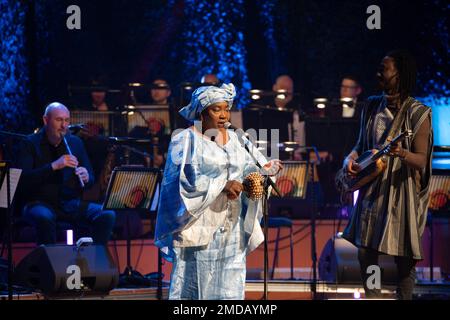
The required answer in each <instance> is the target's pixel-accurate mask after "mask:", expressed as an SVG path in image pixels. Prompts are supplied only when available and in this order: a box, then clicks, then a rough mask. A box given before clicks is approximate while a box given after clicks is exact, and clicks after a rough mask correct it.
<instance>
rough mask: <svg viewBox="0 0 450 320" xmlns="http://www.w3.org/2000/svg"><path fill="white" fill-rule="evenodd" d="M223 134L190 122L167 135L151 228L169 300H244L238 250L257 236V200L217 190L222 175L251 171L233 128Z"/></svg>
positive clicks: (242, 259) (242, 256) (242, 258)
mask: <svg viewBox="0 0 450 320" xmlns="http://www.w3.org/2000/svg"><path fill="white" fill-rule="evenodd" d="M228 134H229V139H228V142H227V143H226V144H225V145H223V146H220V145H218V144H217V143H216V142H213V141H211V140H210V139H209V138H206V137H204V136H203V135H202V134H201V133H199V132H198V131H196V130H194V129H193V128H188V129H185V130H183V131H182V132H180V133H179V134H177V135H176V136H174V137H172V141H171V143H170V146H169V152H168V158H167V163H166V167H165V172H164V178H163V181H162V186H161V195H160V200H159V207H158V216H157V223H156V234H155V239H156V245H157V246H158V247H160V248H161V249H162V251H163V252H164V253H165V254H166V259H167V260H169V261H172V262H173V269H172V275H171V283H170V293H169V299H210V300H219V299H244V293H245V275H246V255H247V254H248V253H249V252H251V251H252V250H253V249H255V248H256V247H257V246H258V245H259V244H261V242H262V241H263V239H264V235H263V232H262V230H261V226H260V221H261V218H262V204H261V201H252V200H250V199H248V198H247V197H246V196H245V194H244V193H242V194H241V196H240V197H239V198H238V199H236V200H228V199H227V196H226V194H225V193H224V192H222V190H223V188H224V186H225V184H226V182H227V181H229V180H236V181H239V182H242V181H243V179H244V177H245V176H247V175H248V174H249V173H251V172H254V171H258V167H257V166H256V165H255V163H254V160H253V158H252V157H251V156H250V155H249V154H248V153H247V152H246V151H245V149H244V148H243V147H242V146H241V144H240V142H239V140H238V137H237V135H236V133H235V132H233V131H228ZM252 151H253V152H252V153H253V155H254V156H255V157H257V158H258V160H259V161H260V163H261V164H262V165H265V164H266V163H267V159H266V158H265V157H264V156H263V155H262V154H261V153H259V151H257V150H252Z"/></svg>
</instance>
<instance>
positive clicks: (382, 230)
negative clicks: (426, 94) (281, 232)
mask: <svg viewBox="0 0 450 320" xmlns="http://www.w3.org/2000/svg"><path fill="white" fill-rule="evenodd" d="M368 100H369V103H368V104H367V105H366V106H365V108H364V109H363V111H362V115H361V128H360V134H359V140H358V143H357V144H356V146H355V148H354V150H355V151H357V152H358V154H359V155H361V154H362V153H363V152H364V151H366V150H370V149H374V148H375V147H376V146H375V145H374V143H375V141H374V140H376V139H374V128H376V126H377V125H378V124H377V123H375V122H376V121H375V119H380V118H382V117H376V114H377V113H379V112H381V111H380V110H383V108H385V105H386V101H385V99H384V98H383V97H382V96H377V97H370V98H369V99H368ZM427 117H430V123H431V109H430V108H429V107H427V106H425V105H423V104H422V103H421V102H419V101H417V100H415V99H414V101H413V103H412V105H411V107H410V108H409V109H408V110H407V113H406V117H405V121H404V123H403V125H402V126H401V130H400V131H403V130H412V132H413V136H412V138H410V139H409V140H408V139H406V140H405V141H404V142H403V144H402V147H403V148H405V149H407V150H411V145H412V141H413V139H414V136H415V134H416V133H417V131H418V129H419V128H420V126H421V124H422V123H423V121H424V120H426V119H427ZM374 126H375V127H374ZM389 129H390V128H389V127H388V128H387V130H389ZM375 130H376V129H375ZM430 130H431V132H430V136H429V142H428V153H427V165H426V167H425V168H424V169H422V170H417V169H414V168H411V167H408V166H407V165H406V164H405V163H402V161H401V160H400V159H399V158H392V157H387V168H386V170H385V171H384V172H383V173H382V174H381V175H380V176H379V177H377V178H376V179H375V180H374V181H373V182H372V183H370V184H368V185H366V186H364V187H363V188H362V189H360V192H359V196H358V200H357V203H356V205H355V207H354V208H353V211H352V216H351V218H350V221H349V223H348V225H347V227H346V229H345V231H344V234H343V237H344V238H345V239H347V240H349V241H350V242H352V243H353V244H355V245H356V246H358V247H368V248H372V249H375V250H377V251H379V252H381V253H385V254H389V255H393V256H407V257H412V258H413V259H418V260H420V259H423V250H422V244H421V242H422V241H421V240H422V234H423V231H424V229H425V224H426V217H427V209H428V199H429V183H430V177H431V154H432V148H433V132H432V129H430ZM384 138H385V137H384Z"/></svg>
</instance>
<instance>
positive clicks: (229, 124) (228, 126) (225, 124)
mask: <svg viewBox="0 0 450 320" xmlns="http://www.w3.org/2000/svg"><path fill="white" fill-rule="evenodd" d="M223 126H224V127H225V129H232V130H239V129H238V128H237V127H235V126H233V125H232V124H231V122H225V123H224V124H223Z"/></svg>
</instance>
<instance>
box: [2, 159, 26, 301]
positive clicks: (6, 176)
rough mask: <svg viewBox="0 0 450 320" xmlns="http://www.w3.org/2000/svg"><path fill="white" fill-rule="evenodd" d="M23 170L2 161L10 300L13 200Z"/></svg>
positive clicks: (3, 205)
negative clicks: (13, 167)
mask: <svg viewBox="0 0 450 320" xmlns="http://www.w3.org/2000/svg"><path fill="white" fill-rule="evenodd" d="M21 172H22V170H20V169H11V167H10V163H9V162H8V161H0V208H4V209H6V224H7V226H8V227H7V230H8V231H7V233H8V235H7V247H8V300H12V294H13V289H12V274H13V270H12V269H13V261H12V260H13V257H12V229H13V211H12V206H11V204H12V201H13V198H14V194H15V192H16V189H17V185H18V183H19V178H20V174H21Z"/></svg>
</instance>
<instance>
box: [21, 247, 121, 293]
mask: <svg viewBox="0 0 450 320" xmlns="http://www.w3.org/2000/svg"><path fill="white" fill-rule="evenodd" d="M78 275H79V276H78ZM14 279H15V283H16V284H18V285H21V286H25V287H29V288H33V289H39V290H41V291H42V292H43V293H45V294H47V295H54V294H71V293H73V294H77V293H79V292H80V291H83V292H87V293H107V292H109V291H110V290H111V289H113V288H114V287H115V286H116V285H117V283H118V281H119V272H118V270H117V266H116V265H115V263H114V261H113V259H112V257H111V255H110V254H109V251H108V250H107V248H106V247H104V246H101V245H89V246H83V247H79V248H77V247H76V246H67V245H47V246H44V245H42V246H39V247H37V248H36V249H34V250H33V251H32V252H31V253H29V254H28V255H27V256H26V257H25V258H23V259H22V260H21V261H20V263H19V264H18V265H17V267H16V269H15V272H14ZM80 284H81V285H80Z"/></svg>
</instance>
